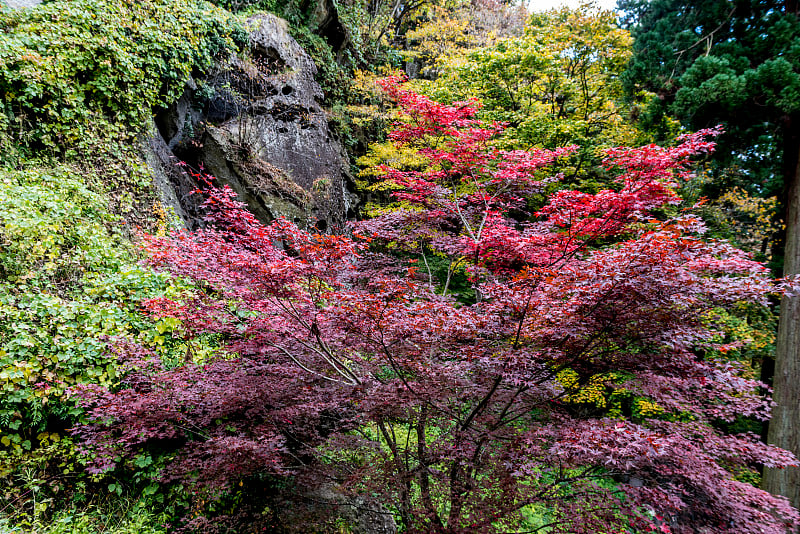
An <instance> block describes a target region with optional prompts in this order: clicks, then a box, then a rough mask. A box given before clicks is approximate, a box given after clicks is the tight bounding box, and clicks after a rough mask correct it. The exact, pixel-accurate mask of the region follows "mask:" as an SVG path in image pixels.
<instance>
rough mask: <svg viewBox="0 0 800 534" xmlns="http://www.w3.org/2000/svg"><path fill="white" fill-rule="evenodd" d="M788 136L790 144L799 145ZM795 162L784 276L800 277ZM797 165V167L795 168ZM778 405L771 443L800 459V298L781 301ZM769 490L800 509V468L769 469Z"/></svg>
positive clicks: (799, 193)
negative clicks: (798, 275) (785, 498)
mask: <svg viewBox="0 0 800 534" xmlns="http://www.w3.org/2000/svg"><path fill="white" fill-rule="evenodd" d="M793 137H795V136H792V135H791V133H790V132H787V138H788V139H787V141H788V140H790V139H791V140H792V141H794V142H795V143H796V142H798V141H799V140H800V139H798V138H794V139H792V138H793ZM791 152H793V154H791V155H792V156H794V157H793V161H790V162H787V163H789V165H791V166H790V167H788V169H787V171H788V170H790V169H791V171H793V172H787V173H786V178H787V182H786V189H785V191H786V195H787V197H786V199H785V202H786V218H785V224H786V249H785V256H784V268H783V272H784V276H789V275H796V274H800V183H798V182H799V181H800V180H798V178H800V157H798V156H800V154H798V152H800V150H798V149H797V147H793V150H792V151H791ZM792 163H793V165H792ZM773 389H774V396H773V400H774V401H775V403H776V406H775V408H774V409H773V412H772V420H771V421H770V424H769V433H768V435H767V442H768V443H771V444H773V445H777V446H778V447H781V448H783V449H786V450H789V451H791V452H793V453H794V454H795V456H798V457H800V296H799V295H794V296H784V297H783V299H782V300H781V310H780V323H779V326H778V338H777V344H776V348H775V378H774V381H773ZM762 485H763V487H764V489H765V490H767V491H769V492H770V493H773V494H776V495H783V496H785V497H787V498H788V499H789V500H790V501H791V503H792V505H793V506H794V507H795V508H800V468H797V467H790V468H786V469H765V470H764V480H763V483H762Z"/></svg>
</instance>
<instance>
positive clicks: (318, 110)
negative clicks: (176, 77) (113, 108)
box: [149, 14, 356, 231]
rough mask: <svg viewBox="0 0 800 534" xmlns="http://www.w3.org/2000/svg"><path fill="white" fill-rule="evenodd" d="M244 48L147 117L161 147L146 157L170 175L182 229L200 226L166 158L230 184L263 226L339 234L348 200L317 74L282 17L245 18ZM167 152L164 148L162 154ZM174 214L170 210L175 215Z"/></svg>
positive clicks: (346, 178)
mask: <svg viewBox="0 0 800 534" xmlns="http://www.w3.org/2000/svg"><path fill="white" fill-rule="evenodd" d="M247 28H248V30H249V32H250V50H249V52H248V53H247V54H243V55H240V56H235V55H234V56H231V57H230V58H228V59H227V60H226V61H225V62H222V63H220V64H219V65H218V66H217V67H216V68H215V69H214V71H213V72H212V73H210V74H209V75H208V76H207V77H206V78H204V79H200V80H195V81H193V82H192V83H191V84H190V85H188V86H187V88H186V91H185V93H184V94H183V96H182V97H181V98H180V99H179V100H178V102H176V103H175V104H173V105H172V106H171V107H170V108H169V109H167V110H165V111H163V112H161V113H160V114H158V115H157V117H156V125H157V130H158V136H159V137H160V138H161V139H160V140H158V139H157V140H154V141H151V142H150V147H151V149H150V151H151V153H150V154H149V160H151V161H155V160H158V162H160V167H161V169H162V170H161V174H162V175H163V174H166V175H168V176H171V180H172V184H173V187H174V188H176V189H179V190H180V191H178V192H177V193H174V194H173V195H172V196H173V197H177V198H179V199H180V203H181V212H182V213H183V214H184V217H185V221H186V224H187V226H189V227H192V226H195V225H196V224H197V223H198V221H199V220H200V214H199V213H198V209H197V205H196V202H197V200H198V199H196V198H193V197H187V195H186V189H187V187H186V184H185V183H184V182H185V181H186V177H187V176H190V175H191V173H188V174H187V173H186V172H185V171H184V170H181V171H179V172H177V173H176V172H172V173H165V172H163V168H164V167H168V166H170V165H173V166H174V161H173V159H177V160H181V161H184V162H186V164H187V165H188V168H194V169H202V170H203V171H204V172H205V173H207V174H210V175H212V176H214V177H215V178H217V179H218V181H219V182H221V183H224V184H228V185H230V186H231V187H232V188H233V189H234V191H236V192H237V194H238V195H239V197H240V198H241V199H242V200H243V201H244V202H246V203H247V204H248V205H249V206H250V209H251V210H252V211H253V213H254V214H255V215H256V216H257V217H258V218H260V219H261V220H262V221H264V222H268V221H269V220H272V219H275V218H278V217H287V218H289V219H291V220H293V221H295V222H296V223H297V224H298V225H300V226H302V227H316V228H318V229H319V230H322V231H332V230H334V229H338V228H341V227H342V226H343V225H344V223H345V221H346V220H347V218H348V217H349V216H351V215H352V214H353V210H354V208H355V203H356V197H355V195H354V194H353V192H352V189H353V180H352V177H351V176H350V173H349V163H348V158H347V155H346V153H345V151H344V150H343V148H342V146H341V143H340V142H339V141H338V139H337V138H336V137H335V136H334V135H333V133H332V131H331V129H330V127H329V125H328V121H327V118H326V115H325V111H324V110H323V108H322V105H321V104H322V100H323V93H322V89H321V88H320V86H319V84H318V83H317V82H316V81H315V79H314V76H315V74H316V72H317V68H316V66H315V65H314V62H313V61H312V60H311V58H310V57H309V56H308V54H307V53H306V52H305V51H304V50H303V49H302V48H301V47H300V46H299V45H298V44H297V42H296V41H295V40H294V39H293V38H292V37H291V35H290V34H289V31H288V27H287V24H286V22H285V21H284V20H282V19H280V18H278V17H276V16H274V15H269V14H261V15H256V16H254V17H252V18H250V19H248V21H247ZM165 147H166V149H167V151H165V150H164V149H165ZM176 211H177V210H176Z"/></svg>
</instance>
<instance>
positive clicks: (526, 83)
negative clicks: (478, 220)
mask: <svg viewBox="0 0 800 534" xmlns="http://www.w3.org/2000/svg"><path fill="white" fill-rule="evenodd" d="M630 45H631V38H630V35H629V34H628V32H627V31H626V30H623V29H621V28H619V27H618V26H617V24H616V20H615V15H614V14H613V13H612V12H610V11H602V10H600V9H597V8H593V7H591V6H583V7H581V8H578V9H568V8H562V9H560V10H554V11H549V12H545V13H535V14H533V15H530V16H529V19H528V21H527V23H526V25H525V29H524V31H523V33H522V35H519V36H509V37H506V38H503V39H498V40H496V41H495V42H493V43H490V44H487V45H484V46H482V47H478V48H474V49H472V50H470V51H468V52H466V53H462V54H458V55H452V56H450V57H447V58H442V59H441V60H440V61H439V64H440V66H439V70H440V76H439V78H438V79H437V80H435V81H434V82H432V83H430V84H427V85H421V87H422V88H423V90H424V92H425V93H426V94H429V95H431V96H433V97H435V98H436V99H438V100H440V101H443V102H445V101H446V102H449V101H452V100H463V99H466V98H467V97H470V96H476V97H478V98H479V99H480V100H481V102H482V104H483V109H482V110H481V117H483V118H485V119H487V120H495V121H502V122H506V123H508V129H507V130H506V132H505V135H506V137H507V138H508V143H509V146H515V147H522V148H527V147H530V146H537V147H540V148H548V149H554V148H559V147H565V146H568V145H571V144H577V145H578V146H579V147H580V148H579V149H578V150H577V151H576V152H575V155H574V156H573V157H572V160H571V165H570V166H569V167H567V166H564V167H563V168H562V170H563V171H565V173H566V174H567V179H568V180H575V179H576V178H578V177H579V178H585V177H586V175H587V174H589V173H592V172H593V171H595V170H596V165H597V164H598V163H599V161H600V159H602V153H601V150H602V149H604V148H610V147H612V146H619V145H626V144H629V143H632V142H634V139H635V138H636V135H637V131H636V130H635V128H633V127H632V126H631V123H630V121H629V120H628V117H627V115H628V110H627V108H626V107H625V106H624V104H623V102H622V96H623V92H622V85H621V84H620V82H619V76H620V74H621V73H622V71H623V69H624V67H625V64H626V62H627V60H628V58H629V57H630ZM595 187H598V188H599V187H603V186H600V185H597V184H595Z"/></svg>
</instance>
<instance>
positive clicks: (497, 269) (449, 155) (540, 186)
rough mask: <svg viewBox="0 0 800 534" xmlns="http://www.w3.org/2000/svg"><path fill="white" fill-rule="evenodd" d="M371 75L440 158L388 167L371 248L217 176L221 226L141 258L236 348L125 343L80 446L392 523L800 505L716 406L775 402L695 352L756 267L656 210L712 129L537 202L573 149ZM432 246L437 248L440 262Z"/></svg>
mask: <svg viewBox="0 0 800 534" xmlns="http://www.w3.org/2000/svg"><path fill="white" fill-rule="evenodd" d="M383 86H384V89H385V90H386V91H387V92H388V93H389V94H390V95H391V96H392V97H393V98H395V99H396V100H397V102H398V104H399V105H400V107H401V110H402V112H403V114H404V117H405V118H404V120H402V121H401V122H400V123H399V124H398V125H396V128H395V130H394V131H393V133H392V134H391V137H392V139H394V140H395V141H397V142H398V143H406V144H414V145H416V146H417V147H419V148H420V153H421V154H423V155H424V156H425V157H426V158H427V159H428V160H429V165H428V167H427V168H426V169H425V170H420V171H401V170H398V169H389V168H387V169H384V170H385V176H386V178H385V179H386V180H389V181H391V182H392V183H393V184H394V186H395V188H396V193H395V196H396V197H397V198H398V199H399V200H401V201H403V202H404V207H403V208H402V209H398V210H395V211H386V212H385V213H384V214H382V215H380V216H378V217H376V218H374V219H372V220H369V221H364V222H362V223H359V224H357V225H356V229H357V233H358V234H359V235H362V236H369V238H370V240H371V241H372V245H369V244H368V243H367V242H366V241H365V240H364V239H361V238H354V239H351V238H347V237H344V236H326V235H318V234H310V233H308V232H305V231H303V230H300V229H298V228H297V227H295V226H294V225H292V224H291V223H288V222H286V221H283V220H281V221H276V222H274V223H272V224H271V225H267V226H265V225H262V224H261V223H259V222H258V221H256V220H255V219H254V218H253V217H252V215H250V214H249V213H247V211H246V210H245V209H244V208H243V207H242V205H240V204H238V203H237V202H236V201H235V200H234V199H233V195H232V193H231V192H230V191H229V190H215V189H212V190H210V191H208V192H207V193H208V194H209V201H208V202H207V206H208V207H209V209H210V213H211V217H210V219H211V222H212V223H213V225H212V226H211V227H210V228H209V229H205V230H199V231H197V232H195V233H193V234H187V233H176V234H173V235H170V236H167V237H148V238H146V239H145V246H146V249H147V250H148V252H149V255H150V262H151V264H153V265H154V266H156V267H157V268H160V269H164V270H168V271H170V272H172V273H174V274H175V275H177V276H182V277H186V278H188V279H191V280H193V281H195V282H196V284H197V287H198V288H199V289H198V290H197V292H196V293H195V294H194V295H193V296H192V297H191V298H189V297H187V298H185V299H183V300H182V301H180V302H172V301H169V300H164V299H161V300H156V301H152V302H151V303H150V304H149V308H150V311H151V312H152V313H154V314H156V315H160V316H164V315H167V316H171V317H176V318H178V319H180V321H181V322H182V324H183V325H184V327H185V329H186V332H187V335H188V336H192V335H196V334H198V333H204V332H213V333H215V334H218V335H219V336H221V338H222V339H224V342H225V347H224V348H225V351H224V353H223V354H221V355H220V356H219V357H218V358H216V359H212V361H208V362H204V363H203V364H199V363H186V364H185V365H182V366H180V367H178V368H175V369H164V368H161V367H160V366H159V365H158V364H157V363H155V362H151V363H150V364H148V365H147V366H144V367H143V366H142V365H141V361H142V357H141V352H138V353H137V350H131V349H130V348H128V349H126V350H124V351H122V352H123V353H125V354H127V355H128V356H127V357H129V358H134V359H135V360H137V361H138V362H139V364H138V370H137V369H136V367H137V366H134V367H133V368H132V370H131V372H130V374H129V375H128V384H129V386H130V387H129V388H128V389H122V390H120V391H119V392H117V393H108V392H97V391H96V392H94V393H93V394H90V393H88V392H87V393H86V394H85V398H86V399H87V402H91V403H93V404H92V405H93V412H92V413H93V415H94V417H96V418H97V419H99V420H102V421H106V422H107V424H105V425H95V426H86V427H84V428H82V429H81V431H80V432H81V433H82V435H83V436H84V437H85V438H86V439H87V440H88V442H89V443H91V444H93V445H94V446H96V447H100V448H101V449H102V450H104V451H105V458H107V459H108V460H109V462H113V461H119V460H121V459H124V458H130V457H132V456H133V455H134V454H136V453H137V452H138V451H140V450H142V449H143V448H147V447H150V448H153V449H158V447H162V448H166V449H169V450H171V451H173V452H174V453H175V454H176V460H175V461H174V462H173V463H172V464H171V465H170V466H169V468H168V469H167V472H166V475H165V477H166V478H170V479H171V478H176V477H177V478H181V479H183V480H195V481H197V482H199V483H202V484H205V485H209V486H213V487H228V486H229V485H230V484H231V483H233V482H236V481H238V480H242V479H247V478H248V477H254V476H264V475H271V476H287V475H291V476H294V477H299V478H298V480H301V481H303V483H304V484H306V485H312V484H313V483H315V482H316V483H322V481H326V482H328V481H330V480H335V481H337V484H338V485H339V488H340V490H341V491H352V492H354V493H357V494H360V495H362V496H365V495H368V496H371V497H372V498H373V499H375V500H377V501H379V502H381V503H383V504H384V505H385V506H387V507H388V508H389V509H390V510H391V511H392V512H393V513H394V514H395V516H396V517H397V518H398V521H400V522H401V524H402V526H403V527H404V528H405V531H406V532H441V533H456V532H470V533H472V532H493V531H507V530H515V529H519V528H523V529H524V528H529V529H533V528H537V526H540V525H533V524H525V523H524V521H525V519H524V514H520V512H521V511H523V510H526V509H532V508H531V507H536V509H537V510H545V512H544V517H546V522H547V523H549V524H550V525H551V529H552V530H551V531H552V532H598V531H601V530H608V529H613V528H616V529H619V528H623V529H637V528H642V529H648V528H649V529H656V528H658V529H660V530H661V531H672V532H694V531H696V529H699V530H703V529H706V531H708V529H711V530H713V531H715V532H736V533H747V532H774V533H779V532H784V531H785V529H786V527H787V525H789V524H791V523H792V522H793V521H796V520H797V518H798V515H797V513H796V512H795V511H794V510H792V509H791V508H790V507H789V506H788V504H787V503H786V501H785V500H783V499H781V498H777V497H773V496H771V495H769V494H766V493H764V492H762V491H760V490H758V489H757V488H755V487H753V486H751V485H749V484H745V483H742V482H738V481H736V480H735V479H734V477H733V475H732V474H731V472H732V471H735V469H736V468H750V467H756V466H758V465H786V464H788V463H791V462H793V461H794V459H793V458H792V457H791V455H789V454H788V453H786V452H784V451H781V450H778V449H775V448H772V447H767V446H765V445H762V444H760V443H758V441H757V440H756V439H754V437H753V436H750V435H737V436H730V435H726V434H725V433H724V432H722V431H720V430H719V425H718V424H717V423H718V422H719V421H723V420H731V419H733V418H734V417H735V416H736V415H737V414H739V415H744V416H749V417H755V418H764V417H767V416H768V408H769V406H768V402H767V400H765V399H764V398H763V397H761V396H759V394H758V391H759V386H760V384H758V383H757V382H755V381H753V380H749V379H747V378H744V377H743V376H742V373H741V370H740V369H738V368H737V367H736V366H735V365H734V364H732V363H731V362H726V361H715V360H703V359H701V358H698V356H697V354H696V352H695V348H696V347H698V346H699V345H705V346H709V345H710V344H711V343H712V341H711V337H712V333H711V331H710V327H709V326H708V325H707V324H706V322H704V321H703V320H702V316H703V313H704V312H706V311H707V310H709V309H710V308H712V307H715V306H726V305H730V304H732V303H735V302H738V301H742V300H745V301H753V300H759V299H763V295H764V294H765V292H767V291H768V290H769V289H770V285H769V281H768V278H767V273H766V271H765V270H764V269H763V267H762V266H760V265H759V264H757V263H755V262H753V261H751V260H750V259H749V258H748V257H747V256H746V255H745V254H743V253H742V252H741V251H738V250H736V249H734V248H733V247H731V246H730V245H728V244H726V243H724V242H718V241H713V240H704V239H702V236H701V233H702V223H701V222H700V221H699V220H697V219H694V218H692V217H690V216H678V217H675V218H670V219H665V220H657V219H656V218H655V217H654V215H653V210H655V209H659V208H664V207H665V206H668V205H672V204H677V203H679V201H680V199H679V198H678V196H677V195H676V194H675V192H674V185H675V183H676V181H677V180H680V179H681V178H682V177H684V176H685V175H686V173H688V172H690V169H691V163H690V162H691V158H692V157H695V156H697V155H702V154H703V153H705V152H708V151H710V150H712V149H713V143H712V142H711V141H709V140H708V138H709V137H710V136H713V135H714V132H713V131H705V132H699V133H697V134H693V135H691V136H687V137H685V138H684V139H682V140H681V141H680V144H679V145H678V146H677V147H675V148H661V147H656V146H647V147H642V148H620V149H613V150H610V151H608V155H607V159H606V160H605V165H606V167H607V168H608V170H609V172H614V173H616V174H617V182H618V187H616V188H615V189H613V190H612V189H609V190H605V191H600V192H599V193H596V194H589V193H581V192H575V191H566V190H562V191H557V192H554V193H552V194H550V195H549V197H546V198H547V200H546V202H545V203H543V204H542V205H539V206H535V205H532V202H534V201H533V200H532V199H534V197H537V198H540V199H544V198H545V194H546V193H547V192H548V191H549V190H550V188H552V187H553V185H552V184H553V183H554V181H556V180H557V178H553V173H552V171H551V169H552V167H553V166H555V165H556V164H557V162H558V160H559V158H561V157H563V156H565V155H567V154H569V153H570V152H571V151H572V148H566V149H562V150H557V151H545V150H531V151H524V152H523V151H513V152H505V151H501V150H497V149H495V148H494V147H493V144H492V139H493V138H494V137H495V136H496V135H498V134H499V133H501V132H502V130H503V125H499V124H491V125H485V124H483V123H482V122H481V121H479V120H477V119H476V118H475V112H476V110H477V104H476V103H474V102H468V103H456V104H453V105H451V106H445V105H442V104H438V103H436V102H433V101H431V100H430V99H427V98H425V97H422V96H420V95H417V94H415V93H413V92H410V91H408V90H406V89H403V88H402V86H401V85H400V84H399V83H398V80H391V79H390V80H386V81H385V82H384V84H383ZM662 219H663V218H662ZM376 245H385V247H383V250H386V249H387V247H388V249H391V248H393V247H395V248H399V249H400V250H404V251H405V252H406V253H414V254H416V255H417V256H418V258H419V260H420V261H415V262H412V263H408V262H406V261H404V260H402V259H401V257H400V256H397V255H394V256H392V255H389V254H385V253H380V252H378V251H379V250H381V249H382V247H381V246H376ZM434 258H438V259H442V258H444V259H445V260H446V261H447V262H448V263H449V265H450V267H449V268H448V270H447V273H446V275H445V277H444V278H443V279H438V278H437V273H435V272H434V270H433V269H431V268H430V266H429V259H431V260H433V259H434ZM459 268H466V269H468V271H469V273H470V276H471V280H472V283H473V287H474V289H475V291H476V294H477V295H478V297H476V298H472V299H471V300H470V301H468V302H467V303H464V302H462V303H459V302H458V301H457V300H456V299H454V298H452V297H450V296H448V295H447V293H448V290H447V286H448V284H449V283H450V280H451V277H452V276H454V273H455V272H456V270H457V269H459ZM462 300H465V299H462ZM567 375H568V376H569V377H570V378H568V379H567V378H565V377H566V376H567ZM590 384H591V385H592V387H593V388H594V390H593V391H595V392H596V395H599V396H600V397H603V396H605V397H608V396H610V395H612V394H613V393H614V392H625V393H626V394H627V395H629V398H637V399H644V400H647V402H649V403H652V404H653V405H657V406H658V407H659V409H658V410H656V411H654V412H653V413H651V414H650V415H642V414H639V415H634V414H632V413H628V414H627V415H628V417H627V418H625V417H622V418H617V419H613V418H611V417H610V415H611V414H610V413H608V412H607V411H606V410H603V409H602V408H601V407H600V408H599V407H598V406H597V404H596V403H595V404H591V403H586V402H585V401H581V400H580V393H581V392H582V391H586V388H587V387H589V385H590ZM598 384H599V385H598ZM598 388H599V389H598ZM621 415H625V414H621ZM621 415H619V414H618V416H617V417H621ZM109 465H110V463H108V462H107V463H105V464H104V465H103V467H104V468H107V467H108V466H109ZM601 479H602V480H605V481H606V483H598V481H599V480H601ZM276 498H277V497H276ZM282 498H284V497H282ZM520 525H523V527H519V526H520ZM518 527H519V528H518Z"/></svg>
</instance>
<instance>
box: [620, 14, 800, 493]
mask: <svg viewBox="0 0 800 534" xmlns="http://www.w3.org/2000/svg"><path fill="white" fill-rule="evenodd" d="M621 7H622V9H623V10H625V11H626V12H627V13H628V22H629V24H630V26H631V31H632V33H633V36H634V38H635V42H634V56H633V58H632V60H631V63H630V66H629V68H628V71H627V73H626V75H625V76H626V83H627V85H628V87H629V89H630V90H631V91H638V90H641V89H645V90H649V91H652V92H655V93H657V94H658V95H659V98H656V99H653V100H652V107H651V108H650V109H649V110H647V113H646V116H647V117H649V118H650V119H653V118H655V119H656V121H657V118H658V117H659V116H661V115H662V114H663V113H664V112H667V111H668V112H670V113H673V114H674V115H675V116H676V117H678V118H680V119H681V120H682V121H683V122H684V123H685V124H686V125H687V126H689V127H691V128H703V127H707V126H708V125H711V124H717V123H720V122H722V123H724V124H725V125H726V128H727V130H728V132H729V133H728V134H727V135H725V136H723V137H721V138H720V142H721V143H722V146H723V150H721V152H722V153H723V154H727V155H728V157H727V158H725V159H724V160H723V161H722V164H723V165H732V164H733V165H737V166H739V167H741V168H743V169H744V170H745V179H744V180H743V183H742V184H740V185H744V186H745V187H747V188H748V189H749V190H750V191H751V193H753V194H756V195H762V196H770V195H775V194H777V195H778V198H779V200H780V204H781V208H780V215H781V216H780V218H781V219H782V221H783V224H784V225H785V228H786V232H785V236H777V237H778V239H776V240H774V241H773V259H774V260H775V268H776V270H777V271H778V272H781V271H782V272H783V273H784V274H786V275H796V274H798V273H799V272H800V256H798V254H800V252H799V251H800V241H799V240H800V221H798V218H799V217H800V192H798V187H799V186H798V183H799V182H798V180H799V179H800V178H798V172H799V170H800V104H799V102H800V100H798V98H797V95H798V92H799V91H800V62H798V57H797V52H796V51H797V48H798V46H799V45H800V20H798V4H797V2H794V1H786V2H784V1H769V2H749V1H737V2H728V1H722V0H719V1H718V0H704V1H702V2H683V1H681V0H656V1H649V2H648V1H639V0H630V1H624V2H621ZM784 256H785V259H784V260H783V264H782V268H781V259H783V258H784ZM780 314H781V320H780V327H779V332H778V337H777V348H776V353H775V382H774V387H775V401H776V402H777V407H776V408H775V416H774V417H773V419H772V422H771V423H770V430H769V441H770V443H775V444H778V445H779V446H782V447H784V448H787V449H790V450H792V451H794V452H795V453H798V452H800V431H798V425H797V421H798V420H800V412H798V406H799V405H800V391H798V389H797V384H798V383H800V339H798V336H799V335H800V334H799V333H798V330H797V325H798V324H800V301H799V300H798V299H797V297H790V296H787V297H784V299H783V301H782V303H781V311H780ZM764 484H765V487H766V488H768V489H769V490H770V491H772V492H774V493H779V494H782V495H786V496H789V497H790V498H791V500H792V502H793V503H794V505H795V506H800V470H797V469H788V470H779V471H776V470H767V472H766V473H765V479H764Z"/></svg>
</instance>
